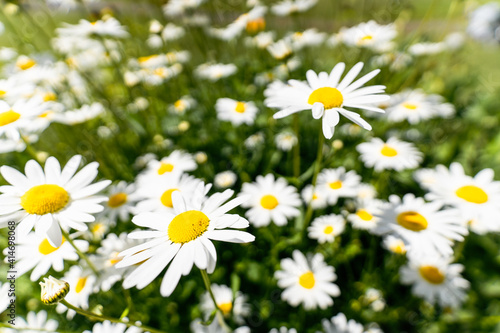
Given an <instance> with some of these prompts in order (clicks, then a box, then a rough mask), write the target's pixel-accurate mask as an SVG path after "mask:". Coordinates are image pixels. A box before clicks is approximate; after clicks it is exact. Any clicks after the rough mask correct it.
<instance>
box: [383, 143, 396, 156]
mask: <svg viewBox="0 0 500 333" xmlns="http://www.w3.org/2000/svg"><path fill="white" fill-rule="evenodd" d="M380 153H381V154H382V155H384V156H387V157H394V156H396V155H397V154H398V151H397V150H396V149H394V148H391V147H389V146H388V145H384V146H383V147H382V149H381V150H380Z"/></svg>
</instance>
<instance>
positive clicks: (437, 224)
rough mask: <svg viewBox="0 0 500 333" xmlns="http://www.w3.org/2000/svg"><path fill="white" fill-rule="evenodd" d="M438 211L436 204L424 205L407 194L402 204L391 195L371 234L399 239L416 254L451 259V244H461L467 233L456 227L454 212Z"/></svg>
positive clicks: (420, 200) (456, 220) (457, 216)
mask: <svg viewBox="0 0 500 333" xmlns="http://www.w3.org/2000/svg"><path fill="white" fill-rule="evenodd" d="M441 207H442V205H441V204H440V203H438V202H425V201H424V199H422V198H416V197H415V196H414V195H413V194H411V193H409V194H406V195H405V196H404V197H403V200H401V199H400V198H399V197H398V196H396V195H391V196H390V197H389V204H388V205H387V206H386V207H384V209H383V211H382V213H381V214H380V215H379V216H378V217H379V218H380V222H379V223H378V224H377V227H376V228H375V229H373V232H374V233H376V234H379V235H380V234H388V233H390V234H393V235H396V236H398V237H401V238H402V239H403V240H404V241H405V244H408V245H409V246H411V250H412V252H415V253H417V254H426V255H435V254H440V255H442V256H449V255H452V254H453V249H452V245H453V241H463V240H464V237H463V236H464V235H467V229H466V228H465V227H464V226H463V225H462V224H461V223H460V217H459V212H458V211H457V210H456V209H449V208H448V209H443V210H441Z"/></svg>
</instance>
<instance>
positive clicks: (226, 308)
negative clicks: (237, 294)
mask: <svg viewBox="0 0 500 333" xmlns="http://www.w3.org/2000/svg"><path fill="white" fill-rule="evenodd" d="M217 306H218V307H219V309H220V310H221V311H222V313H223V314H224V315H225V316H227V315H228V314H230V313H231V310H232V309H233V303H231V302H227V303H222V304H218V305H217Z"/></svg>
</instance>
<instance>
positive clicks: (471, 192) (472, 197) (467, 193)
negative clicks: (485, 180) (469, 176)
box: [455, 185, 488, 204]
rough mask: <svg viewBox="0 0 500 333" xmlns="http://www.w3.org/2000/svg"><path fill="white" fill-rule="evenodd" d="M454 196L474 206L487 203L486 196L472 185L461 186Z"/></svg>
mask: <svg viewBox="0 0 500 333" xmlns="http://www.w3.org/2000/svg"><path fill="white" fill-rule="evenodd" d="M455 194H456V195H457V197H459V198H461V199H464V200H465V201H468V202H472V203H475V204H483V203H485V202H487V201H488V194H486V192H484V191H483V190H482V189H481V188H479V187H477V186H474V185H466V186H462V187H461V188H459V189H458V190H456V192H455Z"/></svg>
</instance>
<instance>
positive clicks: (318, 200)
mask: <svg viewBox="0 0 500 333" xmlns="http://www.w3.org/2000/svg"><path fill="white" fill-rule="evenodd" d="M301 196H302V200H304V202H305V204H306V205H309V203H310V204H311V207H312V209H314V210H316V209H323V208H325V207H326V206H327V196H326V194H325V193H324V191H321V190H319V189H318V187H317V186H316V187H315V188H314V190H313V186H312V185H310V184H309V185H307V186H306V187H304V189H303V190H302V193H301Z"/></svg>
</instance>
